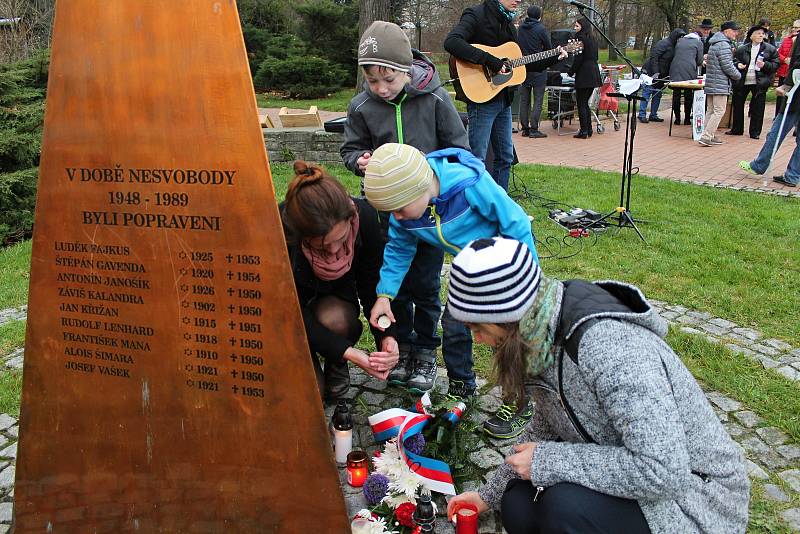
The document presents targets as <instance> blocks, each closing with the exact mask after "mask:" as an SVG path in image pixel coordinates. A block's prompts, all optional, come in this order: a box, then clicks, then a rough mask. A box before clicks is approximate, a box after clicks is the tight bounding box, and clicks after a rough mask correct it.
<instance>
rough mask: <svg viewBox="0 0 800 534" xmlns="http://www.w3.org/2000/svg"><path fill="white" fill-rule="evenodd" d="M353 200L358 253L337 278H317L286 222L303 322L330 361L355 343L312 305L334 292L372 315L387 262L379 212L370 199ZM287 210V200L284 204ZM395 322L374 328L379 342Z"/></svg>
mask: <svg viewBox="0 0 800 534" xmlns="http://www.w3.org/2000/svg"><path fill="white" fill-rule="evenodd" d="M353 202H355V204H356V209H358V218H359V227H358V236H357V237H356V241H355V253H354V256H353V264H352V266H351V268H350V271H348V272H347V273H345V274H344V275H343V276H342V277H341V278H339V279H337V280H331V281H325V280H321V279H319V278H317V276H316V275H315V274H314V271H313V270H312V269H311V264H309V262H308V260H307V259H306V257H305V255H304V254H303V251H302V250H300V246H299V245H296V246H295V245H293V244H292V242H293V239H292V237H293V236H292V235H291V234H290V232H289V230H288V229H287V228H286V227H285V226H284V232H286V234H287V235H286V238H287V239H286V242H287V244H288V249H289V261H290V262H291V265H292V274H293V276H294V284H295V287H296V288H297V297H298V299H299V301H300V309H301V311H302V312H303V323H304V324H305V327H306V336H307V337H308V345H309V347H310V348H311V352H312V353H313V352H316V353H317V354H319V355H320V356H322V357H323V358H325V359H326V360H328V361H341V360H342V357H343V355H344V351H345V350H347V347H349V346H351V345H352V343H351V342H350V341H349V340H348V339H346V338H344V337H342V336H339V335H337V334H334V333H333V332H331V331H330V330H328V328H326V327H325V326H323V325H322V324H321V323H320V322H319V321H317V319H316V317H315V316H314V314H313V313H312V310H311V305H312V304H313V303H314V301H315V300H317V299H319V298H321V297H325V296H329V295H333V296H336V297H339V298H340V299H342V300H345V301H347V302H352V303H353V304H355V305H356V307H358V304H359V301H360V302H361V307H362V309H363V310H364V315H365V316H368V315H369V312H370V310H372V306H373V305H374V304H375V300H376V299H377V296H376V293H375V288H376V287H377V285H378V278H379V273H380V269H381V265H382V264H383V246H384V243H385V239H384V236H383V233H382V232H381V227H380V221H379V220H378V212H377V211H375V208H373V207H372V206H370V205H369V204H368V203H367V201H366V200H363V199H360V198H354V199H353ZM280 210H281V213H283V204H281V205H280ZM393 329H394V326H392V327H390V328H389V329H387V332H386V333H383V332H381V331H380V330H377V329H374V328H373V329H372V335H373V336H374V337H375V342H376V345H379V344H380V340H381V339H382V338H383V336H385V335H393V333H392V332H393Z"/></svg>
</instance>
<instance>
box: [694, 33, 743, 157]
mask: <svg viewBox="0 0 800 534" xmlns="http://www.w3.org/2000/svg"><path fill="white" fill-rule="evenodd" d="M738 32H739V25H738V24H736V23H735V22H734V21H732V20H728V21H725V22H723V23H722V25H721V26H720V31H719V32H717V33H715V34H714V36H713V37H712V38H711V48H709V49H708V60H707V61H706V83H705V87H704V89H703V90H704V91H705V93H706V97H707V101H708V108H709V110H710V111H709V112H708V114H706V124H705V128H704V129H703V135H701V136H700V140H699V141H698V143H700V146H714V145H721V144H722V140H720V139H719V138H718V137H717V136H716V133H717V127H718V126H719V121H720V120H722V116H723V115H724V114H725V108H727V107H728V95H729V94H731V81H736V80H738V79H739V78H741V77H742V73H740V72H739V71H738V70H737V69H736V65H735V64H734V63H733V48H732V47H731V42H732V41H734V40H735V39H736V35H737V33H738Z"/></svg>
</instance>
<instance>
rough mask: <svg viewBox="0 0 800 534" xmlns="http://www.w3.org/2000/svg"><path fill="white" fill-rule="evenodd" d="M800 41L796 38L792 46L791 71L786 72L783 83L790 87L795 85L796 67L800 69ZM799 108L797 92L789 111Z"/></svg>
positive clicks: (799, 101) (799, 102)
mask: <svg viewBox="0 0 800 534" xmlns="http://www.w3.org/2000/svg"><path fill="white" fill-rule="evenodd" d="M798 42H800V39H795V41H794V46H792V55H791V60H790V61H789V71H788V72H787V73H786V79H785V80H784V81H783V84H784V85H785V86H787V87H789V88H791V87H792V85H794V83H792V72H793V71H795V70H796V69H800V46H797V43H798ZM798 91H800V89H798ZM787 92H788V91H787ZM798 109H800V95H797V94H796V93H795V96H794V97H793V98H792V104H791V105H790V106H789V109H788V110H787V111H790V112H792V113H793V112H795V111H797V110H798Z"/></svg>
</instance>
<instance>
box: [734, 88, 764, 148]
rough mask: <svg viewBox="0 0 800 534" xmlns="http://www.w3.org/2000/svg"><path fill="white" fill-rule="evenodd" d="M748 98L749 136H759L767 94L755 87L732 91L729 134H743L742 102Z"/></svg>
mask: <svg viewBox="0 0 800 534" xmlns="http://www.w3.org/2000/svg"><path fill="white" fill-rule="evenodd" d="M747 95H752V96H751V97H750V135H751V136H759V135H761V127H762V125H763V124H764V107H765V106H766V103H767V92H766V91H764V90H763V89H761V88H759V87H758V86H757V85H755V84H753V85H743V86H739V87H736V88H734V89H733V109H732V110H731V132H732V133H735V134H742V133H744V102H745V100H747Z"/></svg>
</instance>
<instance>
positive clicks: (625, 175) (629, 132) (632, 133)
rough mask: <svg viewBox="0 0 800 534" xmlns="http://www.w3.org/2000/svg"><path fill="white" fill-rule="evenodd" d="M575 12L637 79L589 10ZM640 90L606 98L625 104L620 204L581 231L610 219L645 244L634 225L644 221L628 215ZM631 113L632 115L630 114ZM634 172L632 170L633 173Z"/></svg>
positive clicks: (582, 8)
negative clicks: (621, 101) (586, 13)
mask: <svg viewBox="0 0 800 534" xmlns="http://www.w3.org/2000/svg"><path fill="white" fill-rule="evenodd" d="M576 7H577V8H578V11H579V12H580V14H581V16H582V17H584V18H586V20H588V21H589V24H590V25H591V26H592V27H593V28H594V29H595V31H596V32H597V33H598V34H600V35H601V36H602V37H603V39H605V41H606V42H607V43H608V45H609V46H610V47H612V48H613V49H614V51H615V52H616V53H617V54H618V55H619V56H620V57H621V58H622V59H623V60H625V63H627V64H628V66H629V67H630V68H631V72H633V74H634V76H635V77H636V78H639V77H640V76H641V74H642V71H641V70H639V69H638V68H636V66H635V65H634V64H633V63H632V62H631V60H630V59H629V58H628V56H626V55H625V54H623V53H622V51H621V50H620V49H619V48H618V47H617V45H616V44H615V43H614V42H613V41H612V40H611V39H609V37H608V35H606V34H605V33H604V32H603V30H601V29H600V27H599V26H598V25H597V23H596V22H595V21H594V20H592V19H593V18H592V17H587V16H586V15H585V14H584V12H583V11H584V9H586V8H588V6H585V7H582V6H576ZM588 9H589V10H591V11H595V10H594V9H592V8H588ZM638 93H639V89H637V90H636V91H634V92H633V93H631V94H623V93H609V94H608V96H612V97H616V98H619V97H623V98H625V100H626V101H627V102H628V115H627V119H626V121H625V148H624V151H623V155H622V184H621V185H620V192H619V205H618V206H617V207H616V208H615V209H614V211H612V212H610V213H608V214H606V215H604V216H603V217H601V218H600V219H597V220H596V221H592V222H591V223H589V224H588V225H586V226H584V227H583V228H584V229H587V230H588V229H590V228H593V227H601V226H602V225H607V224H608V223H606V222H605V221H607V220H609V219H611V220H613V221H615V223H616V224H614V225H613V226H616V227H617V228H633V229H634V230H635V231H636V234H637V235H638V236H639V238H640V239H641V240H642V241H644V242H645V243H647V240H646V239H645V238H644V236H643V235H642V232H641V231H639V228H638V227H637V226H636V223H637V222H645V221H641V220H638V219H634V218H633V216H631V211H630V207H631V181H632V178H633V175H634V174H638V173H639V168H638V167H634V166H633V141H634V139H635V138H636V110H635V109H633V108H634V107H636V103H637V101H642V100H644V98H642V97H640V96H638ZM631 111H633V113H631ZM634 169H635V170H634Z"/></svg>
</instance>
